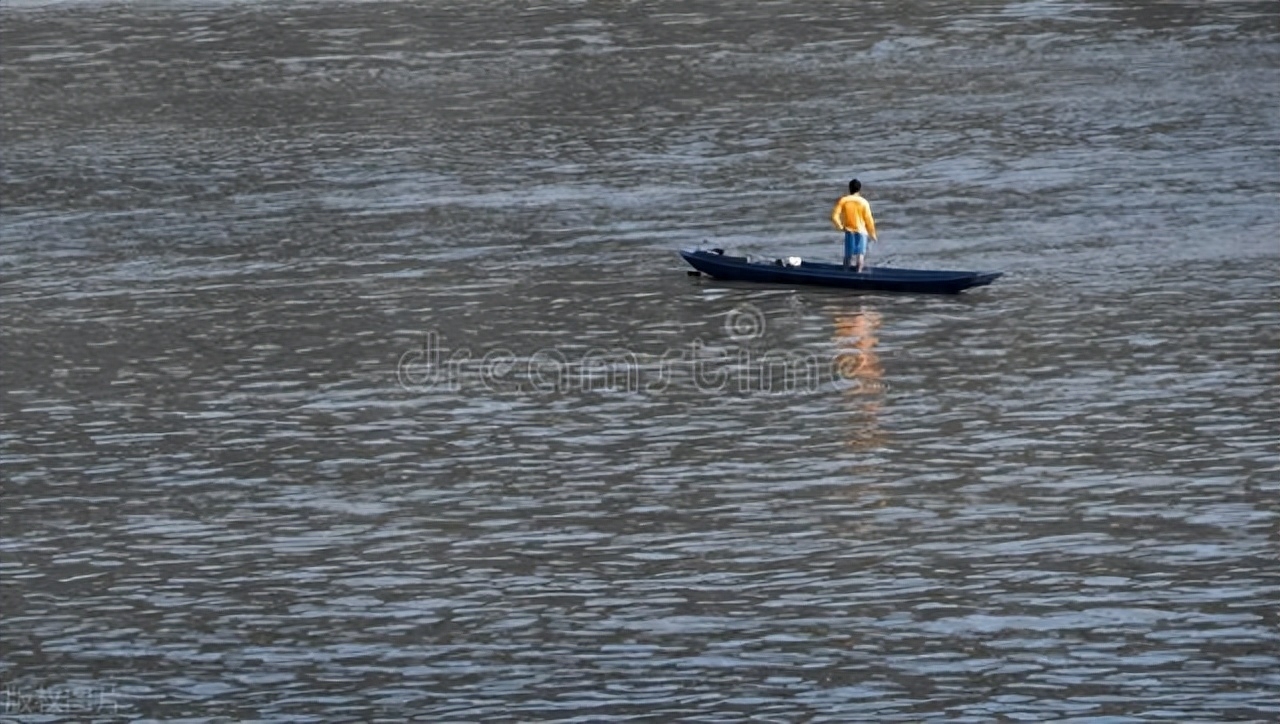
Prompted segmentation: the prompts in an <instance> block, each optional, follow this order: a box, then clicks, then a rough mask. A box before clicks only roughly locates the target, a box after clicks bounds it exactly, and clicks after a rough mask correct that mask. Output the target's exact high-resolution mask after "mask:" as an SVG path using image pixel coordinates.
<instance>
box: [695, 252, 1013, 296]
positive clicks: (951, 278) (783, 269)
mask: <svg viewBox="0 0 1280 724" xmlns="http://www.w3.org/2000/svg"><path fill="white" fill-rule="evenodd" d="M680 256H682V257H684V260H685V261H687V262H689V263H690V264H691V265H693V268H694V269H697V270H698V271H700V272H702V273H703V274H706V275H707V276H711V277H715V278H716V279H724V280H727V281H739V282H765V283H770V284H809V285H817V286H823V287H838V288H840V289H856V290H860V291H873V292H916V293H920V294H958V293H960V292H962V291H964V290H966V289H971V288H973V287H981V286H985V285H987V284H990V283H991V282H993V281H995V280H996V279H998V278H999V277H1000V275H1001V274H1002V273H1003V272H973V271H933V270H928V269H891V268H889V267H867V268H865V269H863V270H862V271H861V272H856V271H852V270H850V271H846V270H845V268H844V267H843V266H841V265H839V264H823V263H821V262H813V261H806V262H801V264H800V266H787V265H785V264H784V263H783V262H782V260H778V261H751V260H749V259H747V258H746V257H745V256H726V255H725V254H724V252H722V251H721V250H719V249H715V250H713V251H703V250H701V249H699V250H697V251H681V252H680ZM692 273H693V272H690V274H692Z"/></svg>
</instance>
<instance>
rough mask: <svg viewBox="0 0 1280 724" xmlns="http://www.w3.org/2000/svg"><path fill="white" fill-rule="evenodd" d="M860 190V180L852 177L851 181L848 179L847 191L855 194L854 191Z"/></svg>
mask: <svg viewBox="0 0 1280 724" xmlns="http://www.w3.org/2000/svg"><path fill="white" fill-rule="evenodd" d="M861 190H862V182H861V181H859V180H858V179H854V180H852V181H850V182H849V193H851V194H856V193H858V192H859V191H861Z"/></svg>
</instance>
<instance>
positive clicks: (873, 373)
mask: <svg viewBox="0 0 1280 724" xmlns="http://www.w3.org/2000/svg"><path fill="white" fill-rule="evenodd" d="M834 321H835V336H834V337H832V340H833V341H834V342H835V346H836V356H835V373H836V374H837V375H838V376H839V377H840V379H842V380H844V381H846V382H847V383H848V385H847V386H846V387H845V389H844V395H845V398H846V399H847V400H849V402H850V403H851V406H852V408H853V410H854V412H855V413H856V417H855V421H854V426H853V437H852V438H851V439H850V440H849V442H848V445H849V447H852V448H854V449H855V450H870V449H873V448H877V447H880V446H882V445H883V444H884V443H885V435H884V432H883V431H882V430H881V429H880V425H879V416H880V409H881V407H882V405H883V404H884V389H885V385H884V365H883V364H882V363H881V361H880V355H879V354H878V353H877V352H876V344H877V343H878V342H879V341H880V339H879V337H878V336H877V332H878V331H879V329H880V324H881V321H882V318H881V316H880V313H879V312H876V311H874V310H869V309H866V308H865V307H861V308H859V309H858V311H856V312H848V313H844V314H839V313H837V314H836V315H835V319H834Z"/></svg>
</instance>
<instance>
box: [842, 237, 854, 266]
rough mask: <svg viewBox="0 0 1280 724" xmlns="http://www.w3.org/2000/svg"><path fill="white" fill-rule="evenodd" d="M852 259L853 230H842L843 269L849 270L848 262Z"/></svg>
mask: <svg viewBox="0 0 1280 724" xmlns="http://www.w3.org/2000/svg"><path fill="white" fill-rule="evenodd" d="M852 260H853V232H852V231H846V232H844V270H845V271H849V264H850V262H851V261H852Z"/></svg>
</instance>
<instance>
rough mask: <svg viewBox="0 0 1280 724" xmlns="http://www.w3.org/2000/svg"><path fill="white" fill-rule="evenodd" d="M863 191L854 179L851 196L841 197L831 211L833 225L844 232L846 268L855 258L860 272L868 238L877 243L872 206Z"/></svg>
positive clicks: (850, 186)
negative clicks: (863, 196)
mask: <svg viewBox="0 0 1280 724" xmlns="http://www.w3.org/2000/svg"><path fill="white" fill-rule="evenodd" d="M861 190H862V182H860V181H858V179H854V180H852V181H850V182H849V195H848V196H841V197H840V200H839V201H837V202H836V207H835V208H834V209H832V210H831V223H833V224H835V225H836V228H837V229H839V230H841V231H843V232H844V268H845V270H846V271H847V270H848V269H849V263H850V261H851V260H853V259H854V258H855V257H856V258H857V261H858V271H859V272H861V271H862V267H863V261H864V260H865V259H866V256H867V238H868V236H869V237H870V238H871V241H876V240H877V239H876V220H875V219H873V218H871V204H869V203H867V200H866V199H864V198H862V194H860V193H858V192H859V191H861Z"/></svg>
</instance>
